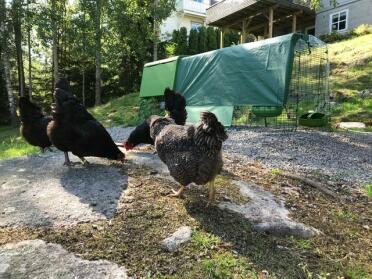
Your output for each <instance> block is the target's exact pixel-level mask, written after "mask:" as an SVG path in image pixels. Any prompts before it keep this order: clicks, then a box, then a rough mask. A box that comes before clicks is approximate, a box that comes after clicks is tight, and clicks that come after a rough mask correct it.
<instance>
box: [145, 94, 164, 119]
mask: <svg viewBox="0 0 372 279" xmlns="http://www.w3.org/2000/svg"><path fill="white" fill-rule="evenodd" d="M151 115H164V111H163V110H161V109H160V98H157V97H150V98H141V99H140V105H139V119H140V121H143V120H145V119H146V118H147V117H149V116H151Z"/></svg>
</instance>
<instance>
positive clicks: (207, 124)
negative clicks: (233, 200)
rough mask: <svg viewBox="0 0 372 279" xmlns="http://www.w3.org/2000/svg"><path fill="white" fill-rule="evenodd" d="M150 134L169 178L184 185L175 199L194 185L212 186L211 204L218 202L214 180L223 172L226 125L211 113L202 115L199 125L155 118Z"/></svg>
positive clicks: (175, 192)
mask: <svg viewBox="0 0 372 279" xmlns="http://www.w3.org/2000/svg"><path fill="white" fill-rule="evenodd" d="M150 135H151V137H152V138H153V139H154V141H155V149H156V151H157V153H158V155H159V157H160V159H161V160H162V161H163V162H164V163H165V164H166V165H167V166H168V169H169V172H170V175H171V176H172V177H173V178H174V179H175V180H176V181H177V182H178V183H180V184H181V188H180V189H179V190H178V191H174V193H173V196H176V197H178V196H180V195H182V193H183V192H184V190H185V187H186V186H187V185H189V184H190V183H192V182H194V183H196V184H199V185H203V184H207V183H209V201H210V202H213V201H214V199H215V188H214V180H215V177H216V176H217V174H218V173H219V172H220V171H221V169H222V165H223V162H222V143H223V142H224V141H225V140H226V139H227V134H226V132H225V128H224V126H223V125H222V124H221V123H220V122H218V120H217V117H216V116H215V115H214V114H213V113H211V112H202V113H201V121H200V124H198V125H186V126H181V125H176V124H175V123H174V120H173V119H171V118H168V117H159V116H152V117H151V121H150Z"/></svg>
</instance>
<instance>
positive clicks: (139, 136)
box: [124, 88, 187, 150]
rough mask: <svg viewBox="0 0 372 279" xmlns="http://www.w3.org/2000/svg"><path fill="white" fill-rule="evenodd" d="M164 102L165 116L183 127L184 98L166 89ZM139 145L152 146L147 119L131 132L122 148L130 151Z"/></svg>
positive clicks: (185, 112)
mask: <svg viewBox="0 0 372 279" xmlns="http://www.w3.org/2000/svg"><path fill="white" fill-rule="evenodd" d="M164 102H165V110H166V111H167V116H168V117H170V118H172V119H174V121H175V123H176V124H178V125H185V123H186V118H187V111H186V100H185V98H184V97H183V96H182V95H181V94H180V93H178V92H175V91H173V90H171V89H169V88H166V89H165V90H164ZM141 143H147V144H154V140H153V139H152V138H151V137H150V118H147V119H146V120H145V121H143V122H142V123H141V124H140V125H138V126H137V127H136V128H135V129H134V130H133V131H132V133H131V134H130V135H129V138H128V139H127V140H126V141H125V142H124V147H125V149H126V150H130V149H133V148H134V147H135V146H137V145H138V144H141Z"/></svg>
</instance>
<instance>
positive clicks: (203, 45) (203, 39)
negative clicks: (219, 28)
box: [199, 26, 208, 53]
mask: <svg viewBox="0 0 372 279" xmlns="http://www.w3.org/2000/svg"><path fill="white" fill-rule="evenodd" d="M206 51H208V48H207V28H205V26H202V27H200V28H199V53H202V52H206Z"/></svg>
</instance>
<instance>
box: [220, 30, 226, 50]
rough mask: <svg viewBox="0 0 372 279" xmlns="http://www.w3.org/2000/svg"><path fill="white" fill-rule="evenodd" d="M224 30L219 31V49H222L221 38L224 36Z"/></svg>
mask: <svg viewBox="0 0 372 279" xmlns="http://www.w3.org/2000/svg"><path fill="white" fill-rule="evenodd" d="M224 33H225V32H224V29H221V31H220V48H223V36H224Z"/></svg>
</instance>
